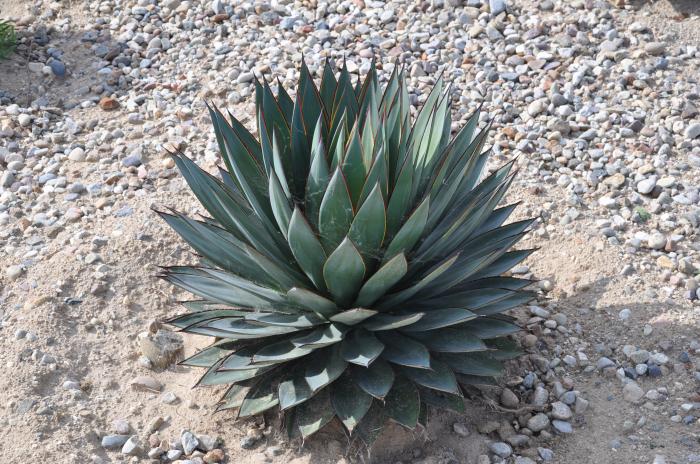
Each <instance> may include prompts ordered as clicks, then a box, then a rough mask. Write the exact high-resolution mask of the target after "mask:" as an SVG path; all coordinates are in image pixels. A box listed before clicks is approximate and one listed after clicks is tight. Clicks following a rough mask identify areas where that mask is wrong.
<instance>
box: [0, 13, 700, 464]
mask: <svg viewBox="0 0 700 464" xmlns="http://www.w3.org/2000/svg"><path fill="white" fill-rule="evenodd" d="M499 3H500V2H499V1H496V0H492V1H490V2H488V1H482V0H444V1H441V0H433V1H416V2H398V1H390V2H382V1H370V0H364V1H363V0H352V1H342V2H339V1H337V0H331V1H328V2H316V1H307V0H304V1H292V0H277V1H275V2H250V1H249V0H239V1H233V0H214V1H210V0H206V1H203V2H202V1H199V0H163V1H160V0H103V1H88V0H70V1H63V2H61V1H54V2H48V1H40V0H39V1H25V0H0V17H2V18H12V19H14V21H15V23H16V24H17V29H18V34H19V36H20V38H21V43H20V45H19V47H18V48H17V53H16V54H15V55H14V56H13V57H12V58H11V59H10V60H7V61H3V62H0V366H2V367H1V368H0V369H1V371H0V374H2V375H0V389H1V390H2V391H3V392H4V395H3V400H4V401H2V402H0V457H2V458H4V461H5V462H16V463H25V462H27V463H28V462H56V463H64V462H65V463H95V464H97V463H108V462H124V463H125V462H130V463H131V462H134V463H135V462H149V463H150V462H152V463H159V462H179V463H181V464H201V463H203V462H206V463H216V462H237V463H240V464H246V463H261V462H273V463H288V462H292V463H296V464H302V463H343V462H355V461H364V462H367V461H371V462H378V463H385V462H386V463H399V462H401V463H414V464H419V463H423V464H429V463H435V464H442V463H444V464H447V463H469V464H471V463H479V464H486V463H503V462H507V463H517V464H528V463H533V462H553V463H562V464H584V463H591V462H595V463H611V464H612V463H616V464H617V463H636V462H639V463H650V464H651V463H654V464H664V463H667V464H671V463H676V464H686V463H700V420H699V418H700V302H699V298H700V294H699V292H698V283H699V282H700V275H698V274H699V273H700V241H699V240H698V236H699V231H700V192H699V188H700V112H699V110H700V84H699V83H698V76H700V74H699V73H698V70H699V69H700V50H699V48H698V47H699V46H700V32H699V31H700V16H698V15H699V14H700V5H699V4H698V3H697V2H696V1H692V0H677V1H671V0H659V1H637V2H630V1H627V2H623V1H617V2H612V3H613V4H609V3H607V2H605V1H595V0H542V1H538V2H532V1H526V0H510V1H509V2H508V11H507V12H506V13H502V14H499V15H495V14H493V13H492V10H491V7H493V8H497V7H498V4H499ZM625 3H627V5H625ZM302 55H303V56H304V57H305V58H306V60H307V62H308V64H309V67H310V68H311V69H312V71H317V70H318V69H319V67H320V66H321V65H322V63H323V62H324V60H325V59H326V58H332V59H334V60H336V61H338V62H340V61H342V59H343V57H345V58H346V59H347V64H348V68H349V70H350V71H351V72H352V73H353V74H358V73H359V74H362V73H364V72H365V71H366V70H367V69H368V68H369V66H370V62H371V59H372V57H373V56H377V57H378V63H379V66H378V67H379V68H380V76H381V78H382V79H385V78H386V77H388V75H389V73H390V72H391V70H392V69H393V67H394V66H396V65H397V64H398V65H405V66H406V67H407V69H408V73H409V75H410V79H409V87H410V89H411V92H412V94H411V102H412V103H413V104H416V105H418V104H420V102H422V101H423V100H424V99H425V97H426V96H427V95H426V89H428V88H429V87H430V86H431V84H432V83H433V82H434V81H435V79H436V78H437V76H438V75H439V74H440V73H443V75H444V76H445V78H446V79H447V80H448V81H450V82H452V92H453V110H454V115H453V120H454V128H455V129H456V128H458V127H461V125H462V124H463V123H464V121H465V120H466V118H467V117H468V116H469V115H471V114H472V113H473V111H474V110H475V109H476V108H477V107H478V106H479V105H482V104H483V108H484V111H483V121H482V122H483V123H485V122H486V121H487V120H490V119H492V120H493V122H494V124H493V130H492V136H491V140H490V144H491V145H492V147H493V148H492V149H493V153H494V156H493V159H492V163H491V164H492V167H495V166H497V165H498V164H500V163H502V162H504V161H506V160H509V159H512V158H513V157H516V156H517V165H518V166H519V170H520V174H519V176H518V178H517V180H516V182H515V184H514V186H513V188H512V191H511V192H510V194H509V195H510V198H509V199H510V200H511V201H512V200H520V201H522V205H521V207H520V208H519V212H518V214H519V215H520V216H521V217H527V216H535V217H538V218H539V219H538V221H537V223H536V224H535V226H534V227H533V231H532V233H531V234H530V235H529V236H528V237H527V239H526V240H524V242H525V243H523V244H522V246H523V247H530V246H537V247H540V250H539V252H537V253H535V254H534V255H533V256H532V257H531V258H529V259H528V261H527V262H525V263H524V265H522V266H519V267H518V268H516V269H514V273H517V274H520V275H524V276H529V277H531V278H534V279H538V280H539V284H538V286H539V289H540V293H541V294H540V298H539V299H538V301H537V303H536V305H533V306H529V307H526V308H520V309H517V310H516V311H515V312H514V314H515V315H516V316H518V317H519V319H520V321H521V322H522V324H523V327H524V328H525V330H524V331H523V333H522V334H520V336H519V339H520V342H521V344H522V345H523V347H524V349H525V350H526V351H527V354H526V355H525V356H523V358H522V359H520V360H519V361H518V362H517V363H513V364H512V365H511V366H510V369H509V375H508V376H506V377H505V378H504V379H503V384H502V385H501V386H499V387H498V388H494V389H490V390H488V391H485V392H484V395H485V397H486V401H483V399H478V398H470V399H468V404H469V407H470V410H471V411H473V413H472V414H470V415H469V416H468V417H466V418H459V417H456V416H453V415H451V414H446V413H438V414H434V415H433V417H431V421H430V423H429V427H428V429H427V430H422V431H417V432H413V433H412V432H407V431H404V430H402V429H400V428H399V427H398V426H391V427H389V428H388V429H387V431H386V432H385V433H384V434H383V436H382V437H381V438H380V440H379V441H378V442H377V445H376V446H375V447H374V449H373V450H372V452H371V454H368V453H367V452H366V451H364V450H361V449H358V447H357V446H356V444H355V443H353V442H349V441H348V440H347V439H346V438H345V437H344V436H342V435H341V434H340V433H339V430H337V429H333V428H332V427H331V428H329V429H328V430H326V431H325V432H323V433H322V434H319V437H317V438H314V439H312V440H310V441H309V442H307V443H305V444H304V445H303V446H301V444H300V443H288V442H286V441H285V440H284V439H283V438H282V437H281V435H280V434H279V432H278V418H276V417H268V418H266V420H263V419H262V418H258V419H256V420H250V421H246V422H240V423H234V421H233V416H232V415H230V414H229V415H226V414H215V415H212V414H211V411H212V410H213V406H214V403H215V401H216V399H217V398H218V395H219V394H220V393H221V392H220V391H218V390H214V391H212V390H210V389H194V390H192V389H191V388H190V387H191V386H192V385H193V384H194V383H195V382H196V379H197V377H198V374H200V373H199V372H197V371H195V370H190V369H185V368H181V367H176V366H172V365H169V363H168V361H169V360H170V359H171V358H173V357H177V356H181V355H182V352H183V351H184V352H185V353H186V354H191V353H193V352H195V350H196V349H197V348H200V347H202V346H204V344H206V340H204V339H202V338H198V337H187V338H185V339H183V338H181V337H179V336H177V335H172V334H171V333H169V332H167V331H166V330H165V329H163V328H161V327H160V324H159V321H160V320H162V319H164V318H166V317H168V316H172V315H174V314H177V313H178V312H179V311H181V309H180V308H179V307H178V305H177V301H178V300H182V299H185V298H186V295H185V294H183V293H181V292H178V291H176V290H175V289H173V288H171V287H170V286H168V285H166V284H164V283H162V282H160V281H157V280H156V279H155V278H154V277H153V276H154V274H155V273H156V271H157V268H156V265H164V264H175V263H180V262H183V263H184V262H191V257H190V255H189V251H188V250H187V249H186V247H185V246H184V245H183V244H182V243H181V242H179V241H178V240H177V239H176V237H175V236H174V234H172V233H171V232H170V231H169V230H167V229H166V226H165V225H164V224H163V223H162V222H161V221H160V220H159V219H158V218H156V217H155V215H154V214H153V213H152V211H151V207H153V206H157V207H162V206H173V207H177V208H178V209H180V210H184V211H187V212H189V213H196V212H197V211H198V209H197V208H198V206H197V205H196V204H195V202H194V201H193V199H192V197H191V195H190V194H189V192H188V190H187V189H186V187H185V185H184V183H183V181H182V179H181V178H180V177H179V176H178V174H177V172H176V171H175V170H174V169H173V168H174V166H173V162H172V160H171V159H169V158H167V157H166V156H165V149H164V148H165V147H166V146H174V147H178V148H181V149H182V150H183V151H185V152H186V153H188V154H189V155H190V156H192V157H194V158H195V159H196V160H197V162H199V163H200V165H202V166H203V167H205V168H206V169H209V170H212V171H213V170H215V167H216V163H217V153H216V143H215V140H214V136H213V133H212V131H211V130H210V127H209V122H208V120H207V116H206V109H205V106H204V102H205V101H212V102H214V103H215V104H217V105H219V106H221V107H224V108H228V109H229V110H230V111H231V112H232V113H233V114H234V115H236V116H237V117H238V118H239V119H241V120H242V121H243V122H244V123H245V124H246V125H248V126H249V127H250V128H251V129H253V128H254V111H253V106H252V99H253V98H252V93H253V84H252V80H253V77H254V75H256V74H257V75H265V76H268V77H279V78H280V80H281V82H282V84H283V85H284V86H285V87H286V88H287V89H289V90H293V89H294V84H295V82H296V78H297V71H298V67H299V64H300V62H301V59H302ZM164 366H166V367H164Z"/></svg>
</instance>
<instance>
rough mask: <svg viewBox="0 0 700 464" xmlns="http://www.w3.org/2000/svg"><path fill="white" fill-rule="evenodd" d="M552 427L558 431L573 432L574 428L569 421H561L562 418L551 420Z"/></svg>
mask: <svg viewBox="0 0 700 464" xmlns="http://www.w3.org/2000/svg"><path fill="white" fill-rule="evenodd" d="M552 427H554V430H556V431H557V432H559V433H573V432H574V429H573V428H572V427H571V424H570V423H569V422H566V421H562V420H553V421H552Z"/></svg>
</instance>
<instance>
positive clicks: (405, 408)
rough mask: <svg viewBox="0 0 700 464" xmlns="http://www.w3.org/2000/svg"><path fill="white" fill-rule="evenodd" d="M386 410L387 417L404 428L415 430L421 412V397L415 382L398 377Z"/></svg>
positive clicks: (385, 407)
mask: <svg viewBox="0 0 700 464" xmlns="http://www.w3.org/2000/svg"><path fill="white" fill-rule="evenodd" d="M384 410H385V411H386V414H387V416H389V417H390V418H391V419H393V420H395V421H396V422H398V423H399V424H401V425H403V426H404V427H408V428H409V429H413V428H415V427H416V423H417V422H418V413H419V412H420V395H419V394H418V389H417V388H416V386H415V385H414V384H413V382H410V381H409V380H407V379H406V378H404V377H397V378H396V381H395V382H394V386H393V387H392V388H391V391H390V392H389V394H388V395H387V397H386V404H385V406H384Z"/></svg>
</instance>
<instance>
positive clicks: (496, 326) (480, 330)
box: [461, 317, 521, 340]
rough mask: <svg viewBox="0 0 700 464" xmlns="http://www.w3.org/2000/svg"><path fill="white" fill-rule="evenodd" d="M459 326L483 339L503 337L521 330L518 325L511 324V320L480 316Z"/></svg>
mask: <svg viewBox="0 0 700 464" xmlns="http://www.w3.org/2000/svg"><path fill="white" fill-rule="evenodd" d="M461 327H463V328H464V329H465V330H467V331H468V332H470V333H471V334H472V335H474V336H477V337H479V338H481V339H484V340H486V339H489V338H498V337H503V336H505V335H510V334H514V333H516V332H519V331H520V330H521V329H520V327H519V326H517V325H515V324H513V323H512V322H508V321H504V320H501V319H495V318H490V317H480V318H478V319H474V320H473V321H469V322H467V323H465V324H464V325H463V326H461Z"/></svg>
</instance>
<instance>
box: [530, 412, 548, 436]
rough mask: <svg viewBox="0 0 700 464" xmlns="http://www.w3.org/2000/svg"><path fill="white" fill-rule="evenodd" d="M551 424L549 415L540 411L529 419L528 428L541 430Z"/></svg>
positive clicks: (535, 430) (536, 430)
mask: <svg viewBox="0 0 700 464" xmlns="http://www.w3.org/2000/svg"><path fill="white" fill-rule="evenodd" d="M548 426H549V417H547V415H546V414H543V413H539V414H535V415H534V416H532V417H531V418H530V419H528V421H527V428H528V429H530V430H532V431H533V432H540V431H542V430H544V429H546V428H547V427H548Z"/></svg>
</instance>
